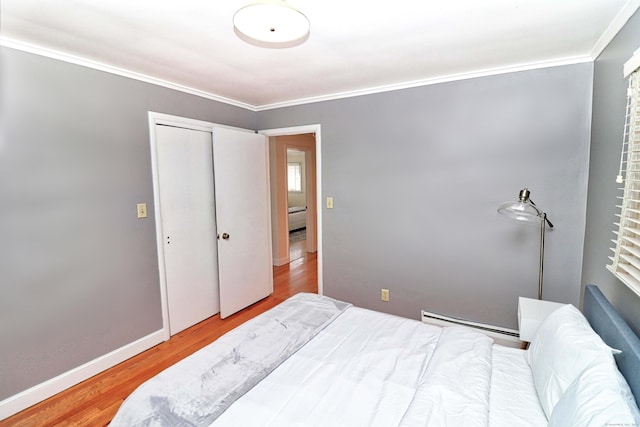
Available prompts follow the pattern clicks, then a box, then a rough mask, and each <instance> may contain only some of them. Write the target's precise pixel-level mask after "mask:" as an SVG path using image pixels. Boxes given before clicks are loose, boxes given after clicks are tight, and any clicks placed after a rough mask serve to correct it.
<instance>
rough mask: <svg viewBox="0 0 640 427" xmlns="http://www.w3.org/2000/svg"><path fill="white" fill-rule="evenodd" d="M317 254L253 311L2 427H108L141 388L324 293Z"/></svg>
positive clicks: (177, 338)
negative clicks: (302, 296)
mask: <svg viewBox="0 0 640 427" xmlns="http://www.w3.org/2000/svg"><path fill="white" fill-rule="evenodd" d="M317 269H318V264H317V256H316V254H309V253H305V254H304V255H303V257H302V258H300V259H297V260H295V261H292V262H291V263H290V264H286V265H283V266H279V267H274V269H273V288H274V292H273V294H272V295H270V296H269V297H267V298H265V299H263V300H262V301H258V302H257V303H255V304H253V305H252V306H250V307H247V308H245V309H244V310H242V311H240V312H238V313H236V314H234V315H233V316H230V317H228V318H226V319H220V316H219V315H215V316H212V317H210V318H208V319H205V320H203V321H202V322H200V323H198V324H197V325H194V326H192V327H190V328H188V329H186V330H184V331H182V332H180V333H179V334H176V335H174V336H173V337H171V339H170V340H168V341H166V342H163V343H161V344H158V345H156V346H155V347H153V348H151V349H149V350H147V351H145V352H143V353H140V354H139V355H137V356H134V357H132V358H131V359H128V360H126V361H124V362H122V363H120V364H119V365H116V366H114V367H113V368H111V369H108V370H106V371H104V372H101V373H99V374H98V375H95V376H94V377H92V378H89V379H88V380H86V381H84V382H82V383H80V384H78V385H76V386H73V387H71V388H69V389H67V390H64V391H62V392H61V393H58V394H57V395H55V396H53V397H51V398H49V399H47V400H45V401H43V402H40V403H38V404H36V405H34V406H32V407H30V408H27V409H25V410H24V411H22V412H19V413H18V414H16V415H14V416H12V417H9V418H7V419H6V420H3V421H0V427H8V426H12V427H13V426H16V427H53V426H82V427H84V426H106V425H107V424H108V423H109V422H110V421H111V419H112V418H113V416H114V415H115V414H116V412H117V410H118V408H119V407H120V405H121V404H122V402H123V401H124V399H125V398H126V397H127V396H128V395H129V394H131V392H132V391H133V390H135V388H136V387H138V386H139V385H140V384H142V383H143V382H144V381H146V380H148V379H149V378H151V377H153V376H154V375H157V374H158V373H159V372H161V371H162V370H164V369H166V368H167V367H169V366H171V365H173V364H175V363H176V362H178V361H179V360H182V359H184V358H185V357H187V356H189V355H190V354H193V353H195V352H196V351H198V350H199V349H201V348H203V347H205V346H206V345H208V344H210V343H211V342H213V341H215V340H216V339H217V338H219V337H220V336H222V335H223V334H224V333H226V332H228V331H230V330H231V329H233V328H235V327H237V326H239V325H241V324H242V323H244V322H246V321H247V320H249V319H252V318H254V317H255V316H257V315H258V314H260V313H263V312H265V311H267V310H268V309H270V308H272V307H275V306H276V305H278V304H280V303H281V302H282V301H284V300H285V299H287V298H289V297H290V296H292V295H295V294H297V293H299V292H312V293H317V292H318V273H317Z"/></svg>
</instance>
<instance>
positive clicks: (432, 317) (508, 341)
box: [422, 310, 522, 347]
mask: <svg viewBox="0 0 640 427" xmlns="http://www.w3.org/2000/svg"><path fill="white" fill-rule="evenodd" d="M422 322H423V323H429V324H431V325H436V326H453V325H459V326H466V327H468V328H472V329H476V330H477V331H478V332H480V333H483V334H485V335H487V336H489V337H491V338H493V340H494V341H495V342H496V343H497V344H501V345H504V346H508V347H520V346H521V345H522V342H521V341H520V333H519V332H518V331H517V330H516V329H509V328H503V327H501V326H494V325H488V324H485V323H480V322H474V321H472V320H466V319H460V318H457V317H451V316H445V315H443V314H438V313H432V312H430V311H425V310H422Z"/></svg>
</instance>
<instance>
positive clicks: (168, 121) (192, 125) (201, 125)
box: [147, 111, 251, 341]
mask: <svg viewBox="0 0 640 427" xmlns="http://www.w3.org/2000/svg"><path fill="white" fill-rule="evenodd" d="M147 115H148V119H149V141H150V148H151V176H152V182H153V211H154V219H155V222H156V250H157V252H158V277H159V279H160V304H161V307H162V334H163V338H164V340H165V341H167V340H168V339H169V338H171V331H170V330H169V299H168V296H167V277H166V273H165V269H164V265H165V254H164V245H163V239H162V236H163V235H164V234H163V230H162V212H161V210H160V186H159V172H158V157H157V141H156V126H157V125H168V126H175V127H179V128H184V129H193V130H198V131H203V132H211V135H212V138H211V141H212V144H213V138H214V137H215V128H227V129H234V130H239V131H243V132H251V130H249V129H242V128H238V127H234V126H226V125H219V124H217V123H211V122H206V121H202V120H196V119H190V118H187V117H181V116H174V115H171V114H164V113H157V112H154V111H148V112H147ZM211 149H212V152H213V146H212V147H211ZM214 173H215V171H214Z"/></svg>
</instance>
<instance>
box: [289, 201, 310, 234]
mask: <svg viewBox="0 0 640 427" xmlns="http://www.w3.org/2000/svg"><path fill="white" fill-rule="evenodd" d="M306 226H307V208H306V207H305V206H292V207H290V208H289V231H294V230H300V229H301V228H305V227H306Z"/></svg>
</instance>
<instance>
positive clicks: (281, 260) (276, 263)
mask: <svg viewBox="0 0 640 427" xmlns="http://www.w3.org/2000/svg"><path fill="white" fill-rule="evenodd" d="M289 262H291V260H290V259H289V257H288V256H286V257H284V258H274V259H273V265H274V266H275V267H280V266H282V265H285V264H289Z"/></svg>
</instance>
